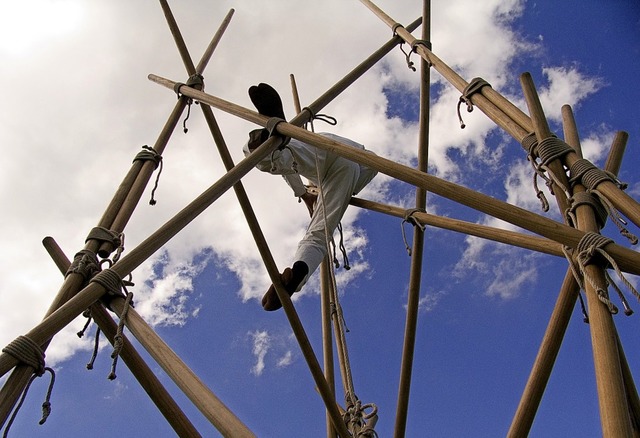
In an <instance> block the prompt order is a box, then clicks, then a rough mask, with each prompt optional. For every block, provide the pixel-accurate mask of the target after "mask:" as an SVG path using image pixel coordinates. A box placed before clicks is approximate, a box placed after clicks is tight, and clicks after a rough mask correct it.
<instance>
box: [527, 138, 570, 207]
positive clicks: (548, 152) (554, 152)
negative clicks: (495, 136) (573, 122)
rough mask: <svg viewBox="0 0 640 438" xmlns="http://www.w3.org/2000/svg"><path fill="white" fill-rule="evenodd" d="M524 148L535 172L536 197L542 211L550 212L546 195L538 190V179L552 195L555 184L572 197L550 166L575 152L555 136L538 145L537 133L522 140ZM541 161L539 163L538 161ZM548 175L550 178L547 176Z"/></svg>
mask: <svg viewBox="0 0 640 438" xmlns="http://www.w3.org/2000/svg"><path fill="white" fill-rule="evenodd" d="M521 144H522V148H523V149H524V150H525V151H527V160H528V161H529V162H530V163H531V166H532V167H533V170H534V175H533V187H534V189H535V191H536V196H537V197H538V199H540V202H541V203H542V210H543V211H548V210H549V203H548V202H547V199H546V198H545V196H544V193H542V191H541V190H540V189H539V188H538V181H537V178H538V177H540V178H542V179H543V180H544V181H545V183H546V185H547V188H548V189H549V191H550V192H551V194H553V193H554V191H553V184H555V185H556V186H558V187H560V189H561V190H562V191H563V192H565V194H566V195H567V198H569V197H570V194H569V191H568V189H567V188H566V187H565V186H564V184H562V182H560V180H559V179H558V178H557V177H556V175H554V174H553V172H551V171H550V169H549V164H550V163H551V162H552V161H553V160H556V159H559V158H562V157H563V156H564V155H566V154H568V153H569V152H572V151H573V148H571V146H569V145H568V144H566V143H565V142H563V141H562V140H560V139H558V138H557V137H555V136H552V137H547V138H545V139H544V140H542V141H541V142H539V143H538V141H537V139H536V136H535V133H530V134H529V135H527V136H526V137H525V138H523V139H522V142H521ZM538 159H539V161H538ZM545 172H546V173H547V174H548V176H547V175H546V174H545Z"/></svg>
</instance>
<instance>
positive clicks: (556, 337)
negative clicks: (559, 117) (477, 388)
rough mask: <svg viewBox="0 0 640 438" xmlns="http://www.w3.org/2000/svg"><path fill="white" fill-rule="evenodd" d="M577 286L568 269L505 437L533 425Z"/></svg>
mask: <svg viewBox="0 0 640 438" xmlns="http://www.w3.org/2000/svg"><path fill="white" fill-rule="evenodd" d="M562 111H563V121H564V123H563V125H564V130H565V140H566V141H567V143H568V144H570V145H572V146H573V147H574V148H579V147H580V140H579V138H578V131H577V128H576V126H575V120H574V119H573V115H572V114H571V113H570V108H569V107H568V106H565V107H563V108H562ZM579 292H580V286H579V285H578V282H577V281H576V279H575V276H574V275H573V271H572V270H571V269H570V268H568V269H567V272H566V274H565V278H564V281H563V283H562V287H561V288H560V293H559V295H558V299H557V301H556V304H555V307H554V309H553V312H552V314H551V317H550V319H549V324H548V325H547V329H546V331H545V334H544V337H543V339H542V343H541V344H540V348H539V350H538V354H537V356H536V359H535V361H534V364H533V367H532V369H531V373H530V374H529V379H528V381H527V384H526V385H525V389H524V391H523V394H522V397H521V399H520V403H519V404H518V408H517V409H516V413H515V415H514V417H513V420H512V422H511V427H510V428H509V432H508V435H507V436H509V437H510V438H516V437H521V436H527V435H528V434H529V431H530V429H531V426H532V424H533V421H534V418H535V415H536V412H537V410H538V406H539V405H540V401H541V400H542V396H543V394H544V391H545V389H546V385H547V383H548V381H549V378H550V376H551V372H552V370H553V366H554V364H555V360H556V358H557V355H558V352H559V351H560V347H561V345H562V340H563V338H564V334H565V332H566V330H567V327H568V325H569V321H570V319H571V313H572V311H573V309H574V307H575V303H576V300H577V299H578V294H579Z"/></svg>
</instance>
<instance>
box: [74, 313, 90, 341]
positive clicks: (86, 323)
mask: <svg viewBox="0 0 640 438" xmlns="http://www.w3.org/2000/svg"><path fill="white" fill-rule="evenodd" d="M82 316H83V317H85V318H87V321H86V322H85V323H84V327H82V330H80V331H79V332H78V333H76V335H77V336H78V337H79V338H82V337H83V336H84V334H85V333H86V332H87V329H88V328H89V324H91V319H92V318H91V309H87V310H85V311H84V312H82Z"/></svg>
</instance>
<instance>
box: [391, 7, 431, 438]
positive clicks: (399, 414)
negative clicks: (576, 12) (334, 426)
mask: <svg viewBox="0 0 640 438" xmlns="http://www.w3.org/2000/svg"><path fill="white" fill-rule="evenodd" d="M422 40H424V41H430V40H431V1H430V0H424V1H423V2H422ZM430 82H431V76H430V65H429V63H428V62H427V61H425V60H424V59H421V62H420V116H419V129H418V167H417V169H418V170H419V171H420V172H425V173H426V172H427V171H428V166H429V114H430V111H429V101H430V85H431V83H430ZM415 199H416V200H415V205H416V209H418V210H425V209H426V208H427V191H426V190H425V189H423V188H420V187H416V196H415ZM424 234H425V233H424V230H423V228H422V227H420V226H418V225H414V226H413V244H412V249H411V266H410V269H409V271H410V273H409V288H408V296H407V313H406V319H405V329H404V338H403V339H404V341H403V345H402V360H401V363H400V379H399V384H398V398H397V403H396V420H395V428H394V437H396V438H402V437H404V436H405V432H406V427H407V415H408V411H409V394H410V392H411V377H412V373H413V357H414V353H415V344H416V329H417V326H418V310H419V303H420V283H421V279H422V261H423V253H424Z"/></svg>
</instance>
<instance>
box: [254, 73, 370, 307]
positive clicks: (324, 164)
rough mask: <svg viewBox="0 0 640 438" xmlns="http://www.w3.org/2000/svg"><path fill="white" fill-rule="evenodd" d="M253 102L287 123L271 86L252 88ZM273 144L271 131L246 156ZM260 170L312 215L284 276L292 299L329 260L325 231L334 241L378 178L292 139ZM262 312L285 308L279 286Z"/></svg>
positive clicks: (257, 136)
mask: <svg viewBox="0 0 640 438" xmlns="http://www.w3.org/2000/svg"><path fill="white" fill-rule="evenodd" d="M249 97H250V98H251V101H252V102H253V104H254V105H255V107H256V108H257V110H258V112H259V113H260V114H262V115H265V116H268V117H277V118H280V119H285V117H284V110H283V108H282V100H281V99H280V96H279V95H278V92H277V91H276V90H275V89H273V88H272V87H271V86H270V85H268V84H264V83H261V84H259V85H254V86H252V87H251V88H249ZM321 135H323V136H325V137H328V138H331V139H333V140H336V141H339V142H340V143H343V144H346V145H348V146H352V147H355V148H358V149H362V150H365V149H364V146H362V145H361V144H358V143H356V142H354V141H352V140H349V139H347V138H344V137H340V136H337V135H334V134H328V133H321ZM268 138H269V132H268V131H267V130H266V129H256V130H253V131H251V132H250V133H249V141H248V142H247V143H246V144H245V145H244V147H243V152H244V154H245V156H246V155H249V154H250V153H251V152H252V151H253V150H254V149H255V148H257V147H258V146H259V145H260V144H262V143H263V142H265V141H266V140H267V139H268ZM367 152H368V153H373V152H370V151H367ZM256 167H257V168H258V169H260V170H261V171H263V172H269V173H271V174H274V175H282V176H283V177H284V179H285V181H286V182H287V183H288V184H289V186H290V187H291V188H292V189H293V194H294V195H295V196H296V197H298V198H299V199H301V200H302V201H304V203H305V205H306V206H307V208H308V210H309V213H310V214H311V222H310V223H309V226H308V228H307V232H306V233H305V235H304V237H303V238H302V240H301V241H300V243H299V244H298V249H297V251H296V253H295V255H294V258H293V259H294V263H293V265H292V266H291V267H290V268H289V267H287V268H286V269H285V270H284V271H283V272H282V274H281V275H280V279H281V281H282V284H283V285H284V288H285V290H286V291H287V293H288V294H289V296H291V295H293V294H294V293H295V292H298V291H300V289H301V288H302V286H303V285H304V284H305V283H306V282H307V280H308V278H309V277H310V276H311V274H313V273H314V272H315V270H316V269H317V268H318V266H319V265H320V263H321V262H322V260H323V258H324V257H325V256H326V254H327V238H326V234H325V229H326V230H327V232H328V233H329V236H331V235H333V232H334V230H335V229H336V227H337V226H338V223H339V222H340V220H341V219H342V216H343V215H344V213H345V211H346V210H347V207H348V205H349V200H350V199H351V196H352V195H355V194H357V193H358V192H360V191H361V190H362V189H363V188H364V187H365V186H366V185H367V184H368V183H369V182H370V181H371V180H372V179H373V177H374V176H376V174H377V172H376V171H374V170H372V169H369V168H367V167H364V166H361V165H359V164H357V163H354V162H353V161H349V160H347V159H346V158H343V157H341V156H339V155H336V154H334V153H332V152H329V151H325V150H322V149H318V148H315V147H313V146H311V145H308V144H306V143H303V142H301V141H299V140H296V139H290V140H289V142H288V143H286V142H284V144H283V145H282V146H280V147H279V148H278V149H276V150H275V151H274V152H273V153H272V154H271V155H270V156H268V157H266V158H265V159H263V160H262V161H261V162H260V163H258V164H257V165H256ZM300 175H302V176H304V177H306V178H307V179H308V180H309V181H310V182H311V183H313V184H314V185H315V186H316V187H319V188H320V192H321V196H317V195H314V194H312V193H309V192H307V189H306V187H305V185H304V184H303V182H302V179H301V178H300ZM262 307H263V308H264V309H265V310H267V311H273V310H278V309H279V308H280V307H282V303H281V302H280V299H279V298H278V295H277V293H276V290H275V286H274V285H271V287H269V289H268V291H267V293H266V294H265V295H264V297H263V298H262Z"/></svg>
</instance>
